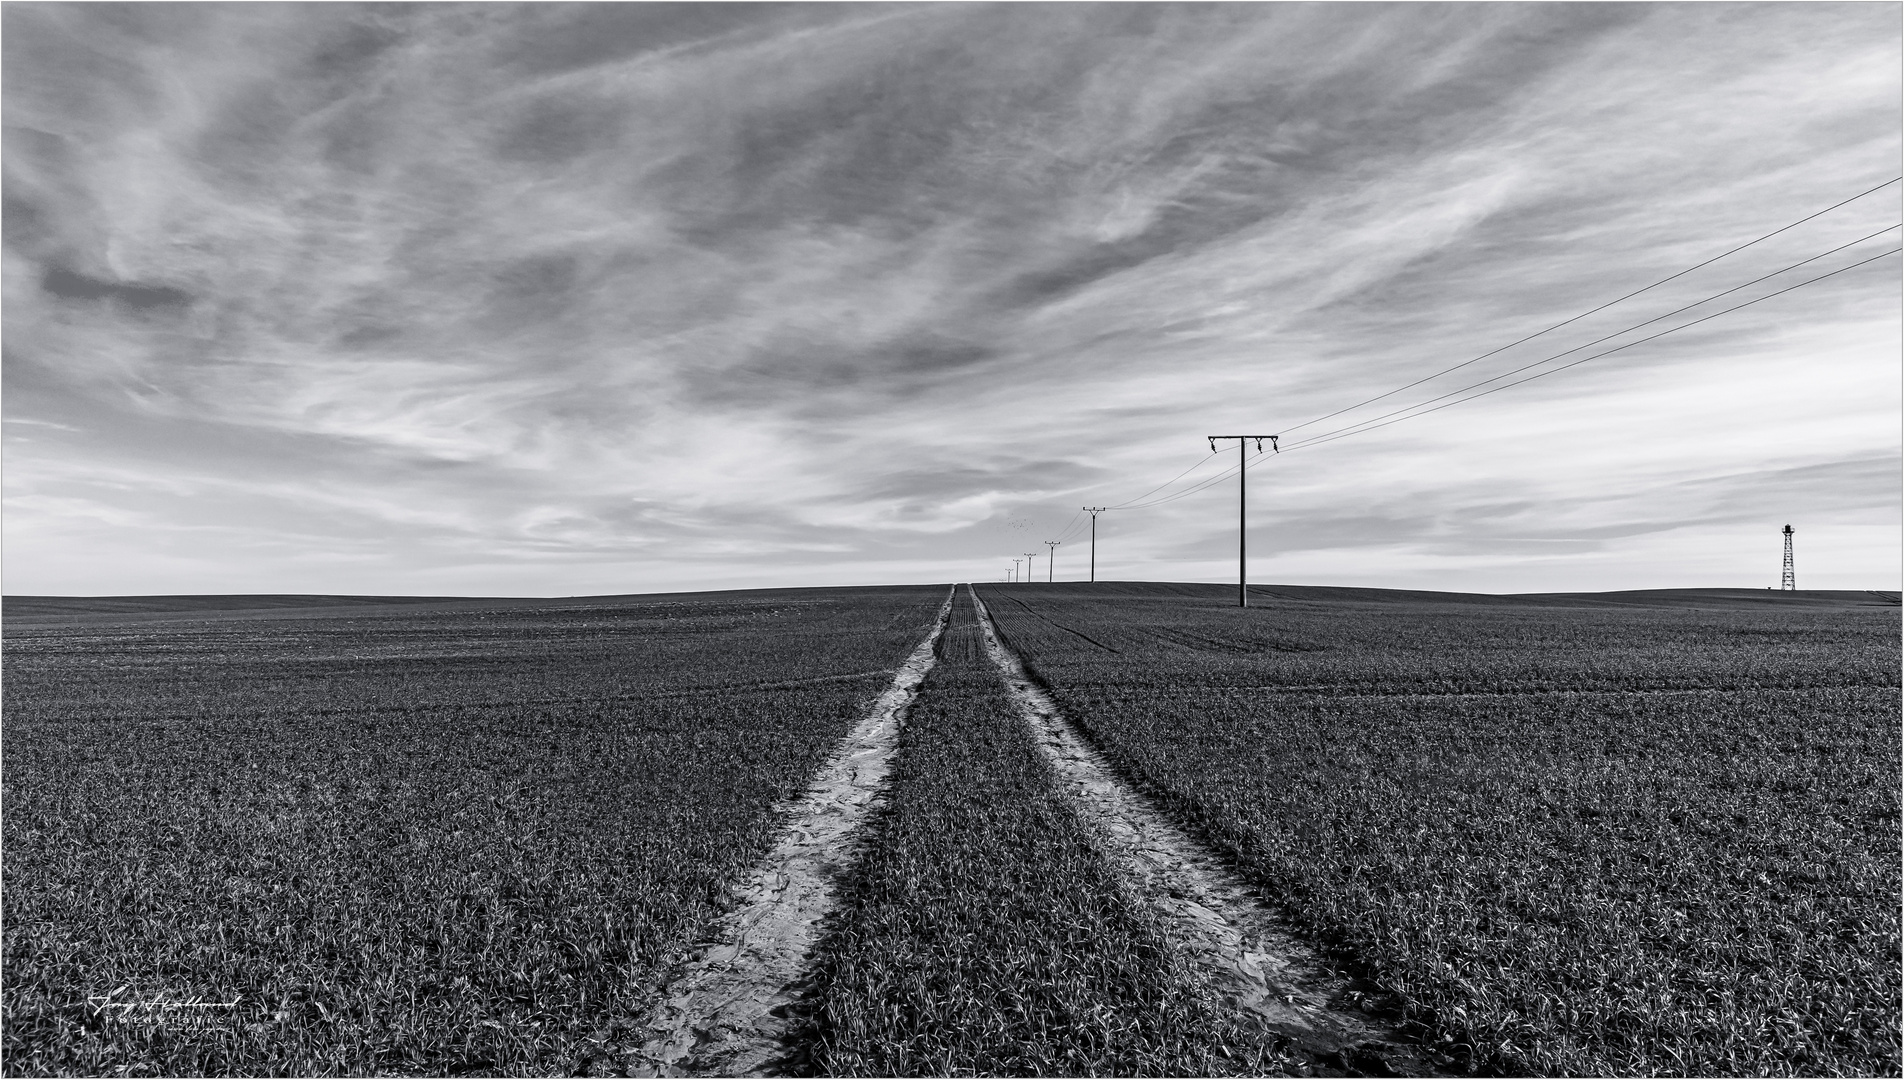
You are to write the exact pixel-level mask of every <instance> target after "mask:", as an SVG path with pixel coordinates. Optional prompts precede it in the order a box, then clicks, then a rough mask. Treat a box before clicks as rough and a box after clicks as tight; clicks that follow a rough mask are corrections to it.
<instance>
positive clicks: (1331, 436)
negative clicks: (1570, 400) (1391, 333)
mask: <svg viewBox="0 0 1904 1080" xmlns="http://www.w3.org/2000/svg"><path fill="white" fill-rule="evenodd" d="M1900 251H1904V248H1892V249H1891V250H1889V251H1883V252H1879V253H1878V254H1876V255H1873V256H1871V257H1870V258H1868V259H1863V260H1861V261H1859V262H1854V263H1852V264H1851V265H1850V266H1841V267H1839V268H1838V269H1836V270H1833V271H1831V272H1830V273H1826V274H1820V275H1818V276H1817V277H1815V278H1808V279H1806V280H1804V281H1801V282H1799V283H1798V284H1796V285H1789V286H1787V287H1785V288H1783V289H1780V290H1778V291H1777V292H1773V293H1766V294H1765V295H1764V296H1760V297H1757V298H1755V299H1752V300H1747V301H1746V302H1745V303H1743V304H1735V305H1733V306H1732V307H1729V308H1726V309H1725V310H1724V311H1715V312H1713V313H1712V314H1710V315H1705V316H1701V317H1700V318H1697V319H1694V320H1692V321H1691V322H1688V323H1681V324H1680V325H1678V326H1675V327H1672V328H1670V329H1667V330H1661V331H1660V332H1659V333H1657V334H1653V335H1650V336H1648V337H1643V338H1640V339H1639V340H1637V341H1629V342H1627V343H1626V344H1624V345H1617V346H1615V347H1613V348H1611V349H1608V350H1606V351H1605V352H1598V353H1594V354H1593V355H1592V356H1583V357H1581V358H1580V359H1578V360H1574V361H1571V362H1569V363H1565V364H1562V365H1560V366H1559V367H1557V368H1549V369H1547V370H1546V371H1537V372H1535V373H1534V374H1532V375H1529V376H1528V377H1526V378H1525V379H1516V380H1514V381H1513V382H1511V383H1504V384H1502V385H1500V386H1496V387H1493V388H1491V389H1488V390H1483V391H1481V392H1480V393H1478V394H1474V395H1472V396H1470V397H1464V398H1462V399H1460V400H1459V401H1449V402H1446V403H1444V404H1441V405H1436V406H1435V407H1434V408H1432V409H1422V410H1421V411H1420V412H1417V413H1411V414H1410V415H1408V416H1397V417H1395V419H1393V420H1387V421H1385V422H1383V423H1379V424H1376V423H1369V424H1368V426H1366V427H1363V426H1361V425H1350V427H1347V428H1342V429H1339V430H1338V431H1336V432H1330V433H1328V434H1325V435H1318V436H1315V437H1314V438H1309V439H1304V440H1302V441H1301V442H1297V443H1292V444H1291V445H1290V447H1289V449H1290V450H1292V451H1294V450H1300V449H1302V448H1303V447H1305V446H1315V445H1316V444H1318V443H1324V442H1334V441H1336V440H1337V439H1346V438H1348V437H1349V436H1351V435H1360V434H1362V433H1363V432H1365V431H1374V430H1375V429H1376V428H1378V427H1387V426H1388V425H1389V424H1399V423H1401V422H1402V421H1403V420H1413V419H1414V418H1415V417H1417V416H1426V415H1428V414H1429V413H1432V412H1440V411H1441V410H1443V409H1447V408H1452V407H1453V406H1456V405H1462V404H1465V403H1467V402H1470V401H1473V400H1475V399H1476V398H1484V397H1486V396H1488V395H1489V394H1493V393H1498V392H1500V391H1502V390H1506V389H1508V388H1509V387H1514V386H1519V385H1521V384H1522V383H1529V382H1533V381H1534V380H1535V379H1538V378H1541V377H1543V376H1546V375H1552V374H1554V373H1555V372H1560V371H1565V370H1567V369H1568V368H1573V367H1579V366H1580V365H1581V364H1584V363H1586V362H1587V361H1589V360H1598V359H1600V358H1601V357H1603V356H1611V355H1613V354H1614V353H1616V352H1623V351H1625V350H1627V349H1630V348H1632V347H1633V346H1635V345H1644V344H1646V343H1647V342H1649V341H1657V340H1659V339H1660V338H1663V337H1665V336H1666V335H1667V334H1676V333H1678V332H1679V331H1681V330H1684V329H1686V328H1687V327H1691V326H1697V325H1699V324H1700V323H1702V322H1705V321H1706V320H1708V319H1716V318H1718V317H1719V316H1721V315H1730V314H1731V313H1732V312H1735V311H1738V310H1739V309H1741V308H1749V307H1751V306H1752V305H1753V304H1757V303H1762V302H1763V301H1766V300H1770V299H1772V298H1773V297H1775V296H1783V295H1785V294H1786V293H1788V292H1791V291H1792V290H1794V289H1802V288H1804V287H1805V286H1807V285H1811V284H1814V283H1816V282H1820V281H1823V280H1825V279H1826V278H1830V277H1837V276H1838V275H1839V274H1842V273H1844V272H1846V271H1848V270H1856V269H1857V268H1858V267H1860V266H1866V265H1868V264H1870V263H1874V262H1877V261H1878V260H1879V259H1882V258H1885V257H1887V256H1890V255H1896V254H1898V253H1899V252H1900ZM1541 362H1542V363H1545V362H1546V361H1541ZM1529 366H1530V367H1531V366H1536V365H1529ZM1519 370H1521V371H1525V370H1527V369H1526V368H1521V369H1519ZM1508 374H1513V372H1509V373H1508ZM1505 377H1506V376H1501V375H1497V376H1495V378H1505ZM1493 381H1494V380H1493V379H1486V380H1483V381H1481V382H1478V383H1475V384H1474V385H1473V386H1469V387H1466V388H1465V389H1468V390H1472V389H1474V388H1475V387H1479V386H1486V385H1487V384H1488V383H1490V382H1493ZM1460 392H1461V391H1455V393H1460ZM1442 396H1443V397H1446V396H1449V395H1445V394H1444V395H1442ZM1439 400H1441V399H1440V398H1431V399H1429V401H1425V402H1422V405H1426V404H1429V402H1431V401H1439ZM1410 408H1421V406H1420V405H1415V406H1410Z"/></svg>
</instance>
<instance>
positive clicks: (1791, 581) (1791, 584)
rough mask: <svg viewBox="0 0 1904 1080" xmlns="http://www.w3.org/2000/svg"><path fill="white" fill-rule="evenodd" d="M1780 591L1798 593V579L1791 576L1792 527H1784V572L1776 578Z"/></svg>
mask: <svg viewBox="0 0 1904 1080" xmlns="http://www.w3.org/2000/svg"><path fill="white" fill-rule="evenodd" d="M1778 587H1779V588H1780V589H1790V590H1792V591H1793V592H1797V591H1798V579H1797V578H1796V577H1794V576H1793V574H1792V527H1791V526H1790V525H1787V526H1785V570H1784V572H1783V573H1781V574H1780V575H1779V577H1778Z"/></svg>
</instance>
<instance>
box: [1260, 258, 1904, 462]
mask: <svg viewBox="0 0 1904 1080" xmlns="http://www.w3.org/2000/svg"><path fill="white" fill-rule="evenodd" d="M1899 227H1900V226H1898V225H1887V226H1885V227H1884V228H1882V229H1879V230H1878V231H1876V232H1874V233H1870V234H1868V235H1865V236H1860V237H1858V238H1857V239H1856V240H1852V241H1850V242H1848V243H1844V244H1839V245H1838V246H1837V247H1835V248H1832V249H1831V250H1830V251H1821V252H1819V253H1818V254H1816V255H1813V256H1812V257H1811V258H1809V259H1802V260H1800V261H1798V262H1795V263H1792V264H1790V265H1788V266H1781V267H1779V268H1778V269H1777V270H1774V271H1772V272H1771V273H1769V274H1764V275H1762V276H1760V277H1756V278H1753V279H1752V280H1751V281H1748V282H1746V283H1744V284H1743V285H1734V286H1733V287H1732V288H1730V289H1727V290H1725V291H1724V292H1718V293H1714V294H1712V295H1711V296H1708V297H1705V298H1703V299H1700V300H1695V301H1693V302H1692V303H1690V304H1686V305H1685V306H1683V307H1677V308H1674V309H1673V310H1671V311H1668V312H1666V313H1665V314H1663V315H1655V316H1653V317H1652V318H1650V319H1647V320H1646V321H1645V322H1638V323H1634V324H1633V325H1632V326H1628V327H1626V328H1624V329H1621V330H1615V331H1614V332H1613V333H1611V334H1605V335H1603V336H1601V337H1597V338H1594V339H1593V340H1592V341H1589V342H1586V343H1585V344H1582V345H1575V346H1574V347H1573V348H1571V349H1568V350H1566V351H1565V352H1558V353H1555V354H1553V355H1552V356H1548V357H1544V358H1542V359H1540V360H1536V361H1534V362H1533V363H1530V364H1523V365H1521V366H1520V367H1517V368H1514V369H1512V370H1509V371H1504V372H1502V373H1500V374H1499V375H1494V376H1491V377H1489V378H1486V379H1482V380H1481V381H1479V382H1475V383H1470V384H1469V385H1467V386H1464V387H1461V388H1460V389H1458V390H1450V391H1448V392H1447V393H1445V394H1441V395H1439V396H1437V397H1432V398H1429V399H1428V400H1427V401H1422V402H1417V403H1416V404H1414V405H1409V406H1405V407H1403V408H1400V409H1396V410H1394V411H1392V412H1386V413H1383V414H1382V415H1381V416H1376V417H1371V418H1369V419H1368V420H1361V421H1357V422H1356V423H1354V424H1350V425H1349V427H1357V426H1359V425H1361V424H1372V423H1374V422H1375V421H1376V420H1383V419H1386V418H1388V417H1390V416H1395V415H1397V414H1398V413H1404V412H1408V411H1410V410H1413V409H1417V408H1420V407H1421V406H1423V405H1431V404H1433V403H1435V402H1437V401H1441V400H1443V399H1444V398H1449V397H1453V396H1454V395H1456V394H1460V393H1465V392H1467V391H1469V390H1472V389H1474V388H1475V387H1477V386H1486V385H1487V384H1488V383H1491V382H1496V381H1498V380H1500V379H1505V378H1507V377H1508V376H1510V375H1518V374H1520V373H1521V372H1523V371H1527V370H1530V369H1532V368H1537V367H1539V366H1541V365H1542V364H1548V363H1552V362H1553V361H1555V360H1558V359H1560V358H1561V357H1563V356H1571V355H1573V354H1574V353H1577V352H1580V351H1581V350H1583V349H1591V348H1593V347H1594V346H1595V345H1599V344H1602V343H1604V342H1608V341H1612V340H1613V339H1614V338H1617V337H1619V336H1620V335H1622V334H1630V333H1632V332H1633V331H1635V330H1638V329H1640V328H1641V327H1645V326H1651V325H1652V324H1654V323H1656V322H1659V321H1661V320H1663V319H1670V318H1672V317H1673V316H1675V315H1683V314H1685V313H1686V312H1688V311H1691V310H1692V309H1694V308H1696V307H1700V306H1702V305H1705V304H1709V303H1711V302H1712V301H1714V300H1717V299H1719V298H1720V297H1722V296H1730V295H1732V294H1733V293H1735V292H1738V291H1739V290H1741V289H1749V288H1751V287H1752V286H1754V285H1757V284H1760V283H1761V282H1765V281H1770V280H1771V279H1773V278H1775V277H1778V276H1779V275H1780V274H1785V273H1790V272H1791V271H1793V270H1796V269H1798V268H1799V267H1801V266H1806V265H1808V264H1810V263H1815V262H1817V261H1818V260H1819V259H1823V258H1826V257H1828V256H1831V255H1836V254H1837V253H1839V252H1840V251H1843V250H1845V249H1846V248H1851V247H1856V246H1858V245H1859V244H1862V243H1864V242H1865V241H1866V240H1870V239H1872V238H1873V237H1878V236H1883V235H1884V234H1885V233H1887V232H1891V231H1893V230H1895V229H1897V228H1899ZM1882 257H1883V256H1877V258H1882ZM1859 265H1862V264H1859ZM1826 276H1829V275H1826ZM1813 280H1823V279H1822V278H1814V279H1813ZM1807 284H1808V283H1807ZM1793 288H1797V286H1793ZM1782 291H1787V292H1789V291H1790V290H1782ZM1777 295H1778V293H1769V294H1767V295H1766V296H1763V297H1760V298H1759V299H1761V300H1763V299H1769V298H1770V297H1772V296H1777ZM1757 302H1758V301H1756V300H1755V301H1753V303H1757ZM1739 306H1740V307H1745V306H1747V305H1744V304H1741V305H1739ZM1726 310H1728V311H1737V310H1738V308H1727V309H1726ZM1695 321H1697V322H1703V321H1704V320H1703V319H1700V320H1695ZM1686 325H1687V326H1691V325H1693V324H1692V323H1687V324H1686ZM1648 340H1651V339H1650V338H1649V339H1648ZM1602 355H1604V354H1602ZM1564 366H1570V365H1564ZM1556 370H1560V369H1556ZM1424 381H1425V380H1424ZM1338 430H1342V429H1338ZM1314 442H1315V437H1313V436H1312V437H1310V438H1305V439H1300V440H1297V441H1296V442H1293V443H1291V444H1290V447H1291V448H1294V447H1296V446H1308V445H1310V444H1312V443H1314Z"/></svg>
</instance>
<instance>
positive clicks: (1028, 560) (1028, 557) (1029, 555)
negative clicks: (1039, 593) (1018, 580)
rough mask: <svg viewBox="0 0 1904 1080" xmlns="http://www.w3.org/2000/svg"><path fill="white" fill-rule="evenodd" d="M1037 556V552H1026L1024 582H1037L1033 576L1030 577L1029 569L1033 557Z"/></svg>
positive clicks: (1030, 571)
mask: <svg viewBox="0 0 1904 1080" xmlns="http://www.w3.org/2000/svg"><path fill="white" fill-rule="evenodd" d="M1037 554H1038V553H1037V552H1035V551H1027V552H1025V580H1026V581H1036V580H1038V579H1037V578H1035V577H1033V576H1032V569H1031V560H1032V558H1033V557H1034V556H1036V555H1037Z"/></svg>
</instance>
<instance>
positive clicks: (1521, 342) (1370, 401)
mask: <svg viewBox="0 0 1904 1080" xmlns="http://www.w3.org/2000/svg"><path fill="white" fill-rule="evenodd" d="M1900 180H1904V177H1892V178H1891V179H1889V180H1886V181H1885V182H1884V183H1882V184H1879V185H1878V186H1876V187H1874V188H1869V189H1867V190H1865V191H1861V192H1859V193H1858V194H1856V195H1853V196H1851V197H1850V198H1849V199H1845V200H1843V201H1841V202H1835V203H1832V204H1831V205H1830V206H1827V207H1825V208H1824V209H1823V210H1820V211H1818V212H1817V213H1813V214H1807V215H1806V216H1804V217H1802V218H1799V219H1798V220H1797V221H1794V222H1792V223H1791V224H1789V225H1784V226H1780V227H1779V228H1776V229H1773V230H1772V231H1771V232H1768V233H1766V234H1765V235H1764V236H1760V237H1757V238H1755V239H1752V240H1747V241H1746V242H1745V243H1743V244H1740V245H1739V246H1738V247H1735V248H1732V249H1731V250H1729V251H1722V252H1720V253H1719V254H1717V255H1714V256H1713V257H1712V258H1710V259H1707V260H1705V261H1704V262H1700V263H1695V264H1693V265H1692V266H1688V267H1686V268H1685V269H1684V270H1681V271H1679V272H1678V273H1676V274H1668V275H1667V276H1666V277H1663V278H1660V279H1659V280H1658V281H1655V282H1653V283H1652V284H1651V285H1647V286H1644V287H1643V288H1638V289H1634V290H1633V291H1632V292H1630V293H1627V294H1626V295H1625V296H1621V297H1618V298H1617V299H1613V300H1608V301H1607V302H1606V303H1604V304H1601V305H1600V306H1599V307H1596V308H1590V309H1588V310H1586V311H1583V312H1581V313H1580V314H1578V315H1575V316H1574V317H1573V318H1571V319H1563V320H1561V321H1560V322H1557V323H1555V324H1553V325H1552V326H1549V327H1547V328H1546V329H1545V330H1536V331H1535V332H1534V333H1531V334H1529V335H1527V336H1526V337H1524V338H1521V339H1520V340H1518V341H1510V342H1508V343H1507V344H1505V345H1503V346H1501V347H1500V348H1498V349H1494V350H1491V351H1489V352H1484V353H1482V354H1481V355H1479V356H1477V357H1475V358H1474V359H1472V360H1463V361H1462V362H1461V363H1459V364H1456V365H1454V366H1453V367H1448V368H1443V369H1441V370H1440V371H1437V372H1435V373H1434V374H1433V375H1424V376H1422V377H1421V378H1419V379H1416V380H1415V381H1414V382H1411V383H1406V384H1404V385H1401V386H1398V387H1396V388H1395V389H1393V390H1389V391H1386V392H1384V393H1380V394H1377V395H1375V396H1374V397H1372V398H1368V399H1366V400H1364V401H1358V402H1356V403H1355V404H1354V405H1350V406H1347V407H1345V408H1341V409H1337V410H1335V411H1334V412H1330V413H1324V414H1322V415H1321V416H1318V417H1316V418H1314V419H1313V420H1304V421H1303V422H1302V423H1300V424H1296V425H1294V426H1293V427H1285V428H1283V429H1282V432H1280V433H1279V434H1287V433H1288V432H1291V431H1298V430H1300V429H1302V428H1306V427H1308V426H1310V425H1311V424H1319V423H1321V422H1322V421H1324V420H1328V419H1331V418H1333V417H1337V416H1341V415H1342V414H1343V413H1346V412H1353V411H1355V410H1356V409H1359V408H1361V407H1362V406H1364V405H1372V404H1374V403H1375V402H1377V401H1380V400H1382V399H1383V398H1386V397H1393V396H1395V395H1396V394H1399V393H1401V392H1402V391H1403V390H1408V389H1411V388H1413V387H1417V386H1420V385H1421V384H1422V383H1425V382H1428V381H1430V380H1433V379H1438V378H1440V377H1441V376H1443V375H1446V374H1448V373H1449V372H1453V371H1459V370H1461V369H1462V368H1464V367H1467V366H1469V365H1470V364H1478V363H1480V362H1481V361H1483V360H1486V359H1487V358H1488V357H1490V356H1496V355H1499V354H1501V353H1504V352H1506V351H1507V350H1509V349H1511V348H1513V347H1514V346H1516V345H1524V344H1526V343H1527V342H1530V341H1532V340H1534V339H1535V338H1537V337H1541V336H1543V335H1546V334H1551V333H1553V332H1554V331H1555V330H1558V329H1560V328H1561V327H1563V326H1569V325H1571V324H1573V323H1577V322H1579V321H1580V320H1581V319H1584V318H1586V317H1587V316H1589V315H1594V314H1597V313H1599V312H1602V311H1605V310H1606V309H1607V308H1610V307H1612V306H1613V305H1615V304H1619V303H1624V302H1626V301H1628V300H1631V299H1633V298H1634V297H1636V296H1638V295H1640V294H1641V293H1646V292H1651V291H1652V290H1654V289H1657V288H1659V287H1660V286H1661V285H1664V284H1666V283H1667V282H1669V281H1675V280H1677V279H1679V278H1682V277H1685V276H1686V275H1687V274H1690V273H1692V272H1693V271H1694V270H1700V269H1703V268H1705V267H1708V266H1711V265H1712V264H1713V263H1716V262H1718V261H1719V260H1720V259H1723V258H1726V257H1727V256H1729V255H1737V254H1738V253H1739V252H1741V251H1744V250H1745V249H1746V248H1749V247H1751V246H1753V245H1754V244H1759V243H1762V242H1764V241H1766V240H1770V239H1771V238H1772V237H1774V236H1777V235H1779V234H1780V233H1784V232H1790V231H1791V230H1793V229H1796V228H1797V227H1799V226H1800V225H1803V224H1805V223H1806V222H1807V221H1811V220H1813V219H1815V218H1819V217H1823V216H1824V215H1826V214H1829V213H1831V212H1832V211H1833V210H1836V209H1838V208H1839V207H1841V206H1845V205H1848V204H1850V203H1854V202H1857V201H1858V200H1859V199H1862V198H1864V197H1865V196H1866V195H1871V194H1875V193H1876V192H1879V191H1883V190H1884V189H1885V188H1887V187H1890V186H1891V185H1892V184H1895V183H1897V182H1898V181H1900ZM1143 497H1144V496H1141V495H1140V496H1138V498H1143Z"/></svg>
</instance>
